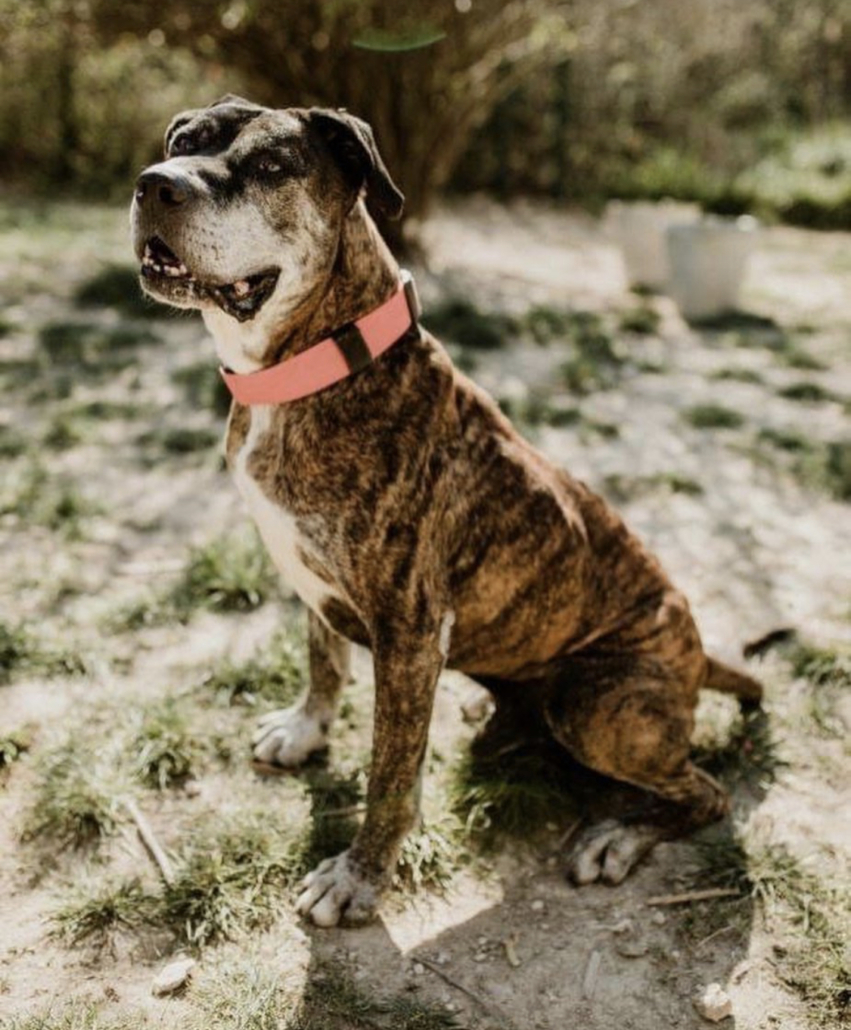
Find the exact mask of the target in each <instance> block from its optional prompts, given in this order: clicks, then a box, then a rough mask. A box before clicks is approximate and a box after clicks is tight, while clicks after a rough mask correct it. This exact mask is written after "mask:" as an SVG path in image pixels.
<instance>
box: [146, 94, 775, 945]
mask: <svg viewBox="0 0 851 1030" xmlns="http://www.w3.org/2000/svg"><path fill="white" fill-rule="evenodd" d="M367 205H369V207H371V208H372V209H373V210H374V211H377V212H379V213H380V214H382V215H384V216H385V217H388V218H394V217H398V216H399V214H400V213H401V210H402V205H403V196H402V194H401V193H400V192H399V189H398V188H397V187H396V185H395V184H394V182H393V180H392V179H391V177H390V173H389V172H388V170H387V168H386V167H385V165H384V162H383V161H382V158H381V156H380V154H379V152H378V149H377V146H376V143H375V140H374V137H373V134H372V132H371V130H370V128H369V126H368V125H367V124H366V123H365V122H363V121H361V120H360V119H358V118H356V117H354V116H352V115H350V114H348V113H346V112H345V111H336V110H329V109H321V108H310V109H299V108H290V109H284V110H272V109H269V108H266V107H262V106H260V105H257V104H254V103H251V102H249V101H247V100H243V99H241V98H239V97H235V96H230V95H229V96H227V97H224V98H223V99H221V100H219V101H217V102H216V103H214V104H212V105H211V106H209V107H207V108H204V109H198V110H191V111H186V112H184V113H182V114H179V115H178V116H177V117H176V118H174V119H173V120H172V122H171V124H170V125H169V127H168V130H167V132H166V135H165V154H164V160H163V161H162V162H161V163H158V164H155V165H153V166H151V167H150V168H148V169H146V170H145V171H144V172H143V173H142V174H141V176H140V177H139V179H138V181H137V183H136V190H135V196H134V199H133V205H132V212H131V224H132V237H133V245H134V249H135V252H136V254H137V256H138V259H139V261H140V262H141V284H142V287H143V289H144V290H145V291H146V292H147V293H148V294H149V295H150V296H152V297H154V298H156V299H157V300H159V301H163V302H165V303H167V304H171V305H174V306H177V307H182V308H196V309H200V310H201V313H202V316H203V319H204V321H205V323H206V326H207V328H208V329H209V331H210V333H211V335H212V337H213V339H214V341H215V346H216V350H217V352H218V357H219V360H220V362H221V364H222V366H223V374H224V376H225V380H226V382H227V383H228V386H229V388H230V389H231V392H232V393H233V395H234V399H233V403H232V406H231V411H230V417H229V421H228V428H227V437H226V456H227V462H228V466H229V468H230V470H231V472H232V474H233V476H234V479H235V481H236V484H237V487H238V489H239V491H240V493H241V494H242V496H243V498H244V500H245V502H246V504H247V507H248V509H249V511H250V513H251V515H252V516H253V518H254V519H255V521H256V523H257V526H258V527H259V531H260V534H261V536H262V538H263V540H264V543H265V545H266V547H267V548H268V550H269V553H270V555H271V557H272V559H273V560H274V562H275V564H276V566H277V567H278V569H279V570H280V572H281V573H283V574H284V576H285V577H286V578H287V580H288V581H289V583H290V584H291V585H292V586H293V587H294V588H295V590H296V591H297V593H298V594H299V596H300V597H301V599H302V600H303V601H304V603H305V604H306V605H307V607H308V610H309V663H310V686H309V688H308V690H307V692H306V695H305V696H304V697H303V698H302V699H301V700H300V701H299V702H298V703H297V704H296V705H295V706H293V707H292V708H289V709H286V710H281V711H276V712H273V713H271V714H270V715H269V716H267V717H266V719H265V720H264V721H263V722H262V723H261V725H260V727H259V729H258V732H257V734H256V736H255V740H254V755H255V757H256V758H257V759H258V760H260V761H262V762H266V763H276V764H279V765H281V766H287V767H295V766H299V765H300V764H301V763H303V762H304V761H305V760H306V759H307V758H308V756H310V755H311V754H313V753H314V752H316V751H317V750H319V749H322V748H324V747H325V746H326V743H327V740H328V734H329V730H330V727H331V724H332V721H333V719H334V715H335V711H336V709H337V704H338V701H339V697H340V691H341V688H342V687H343V685H344V683H345V682H346V680H347V678H348V675H349V657H350V647H351V642H355V643H357V644H361V645H364V646H366V647H368V648H370V649H371V651H372V656H373V662H374V670H375V718H374V731H373V748H372V762H371V768H370V772H369V784H368V789H367V805H366V813H365V817H364V820H363V824H362V826H361V827H360V829H359V831H358V833H357V835H356V836H355V838H354V840H353V842H352V844H351V846H350V847H349V849H348V850H347V851H345V852H344V853H343V854H341V855H338V856H336V857H333V858H329V859H327V860H325V861H323V862H322V863H321V864H320V865H319V866H318V868H317V869H316V870H314V871H313V872H312V873H310V874H309V875H308V876H307V878H306V880H305V881H304V884H303V886H302V892H301V894H300V896H299V898H298V901H297V909H298V911H299V913H301V914H302V915H304V916H305V917H307V918H308V919H310V920H311V921H312V922H313V923H315V924H317V925H319V926H333V925H336V924H338V923H341V922H342V923H347V924H358V923H363V922H365V921H367V920H370V919H371V918H372V917H373V916H374V915H375V913H376V908H377V906H378V904H379V901H380V898H381V895H382V892H383V891H384V890H385V889H386V887H387V885H388V882H389V880H390V878H391V875H392V872H393V869H394V865H395V862H396V860H397V856H398V852H399V848H400V845H401V843H402V841H403V840H404V837H405V835H406V834H407V832H408V831H409V830H410V829H411V827H412V826H413V824H414V822H415V819H416V817H417V813H418V798H419V789H420V779H421V772H422V766H423V758H424V756H425V753H426V744H427V738H428V731H429V722H430V718H431V713H432V705H433V701H434V694H435V688H436V685H437V681H438V677H439V676H440V674H441V671H442V670H443V669H444V668H453V669H460V670H462V671H463V672H464V673H466V674H467V675H468V676H470V677H472V679H474V680H476V681H477V682H478V683H480V684H482V685H483V686H485V687H487V688H488V689H489V690H490V691H491V692H492V694H493V695H494V697H495V699H496V711H495V715H494V720H495V723H496V724H499V720H500V719H501V720H502V723H501V725H502V726H503V727H505V726H508V727H509V728H510V727H511V726H512V725H513V724H515V723H516V725H518V726H519V725H520V724H521V723H522V722H523V719H524V718H525V717H527V716H534V720H535V721H537V723H538V724H539V725H541V726H544V727H546V731H547V733H548V734H549V735H550V736H551V738H552V739H554V740H555V741H556V742H557V743H558V744H559V745H561V746H562V747H563V748H564V749H566V750H567V752H569V753H570V755H571V756H573V758H575V759H577V760H578V761H579V762H580V763H582V764H583V765H585V766H588V767H590V768H591V769H593V770H595V771H596V772H598V773H602V774H604V775H605V776H608V777H611V778H613V779H615V780H618V781H621V782H623V783H626V784H630V785H633V786H634V787H638V788H641V789H642V790H643V791H644V792H646V796H647V797H648V798H649V799H650V803H649V804H648V805H647V807H646V809H645V810H644V811H643V812H642V813H641V814H639V815H634V816H633V817H632V818H631V819H630V820H629V821H627V822H624V821H617V820H614V819H607V820H605V821H604V822H602V823H599V824H597V825H594V826H591V827H589V828H588V829H587V830H586V831H585V832H583V833H582V834H580V835H579V837H578V838H577V839H576V840H575V842H574V843H573V845H572V847H571V849H570V851H569V853H568V854H567V856H566V867H567V870H568V873H569V875H570V876H571V877H572V879H573V880H574V881H575V882H576V883H578V884H585V883H590V882H593V881H598V880H599V881H603V882H607V883H611V884H616V883H619V882H621V881H622V880H623V879H624V877H625V876H626V875H627V874H628V873H629V871H630V870H631V869H632V868H633V867H634V866H635V864H636V863H637V862H638V861H639V860H640V859H641V858H642V856H644V855H645V854H647V853H648V852H649V851H650V850H651V849H652V847H653V846H654V844H655V843H656V842H658V841H660V840H663V839H669V838H672V837H675V836H678V835H681V834H685V833H687V832H690V831H692V830H694V829H696V828H698V827H700V826H703V825H704V824H706V823H708V822H710V821H711V820H714V819H718V818H720V817H722V816H723V815H724V813H725V812H726V811H727V807H728V799H727V796H726V794H725V792H724V790H723V788H722V787H721V786H720V785H719V784H718V783H717V782H716V781H715V780H714V779H713V778H712V777H710V776H709V775H708V774H707V773H705V772H703V771H702V770H701V769H699V768H697V767H696V766H694V765H693V764H692V762H691V761H690V759H689V738H690V734H691V732H692V728H693V724H694V714H693V713H694V708H695V704H696V701H697V697H698V691H699V690H700V689H701V688H703V687H711V688H714V689H716V690H720V691H725V692H727V693H730V694H734V695H736V696H738V697H739V698H740V699H741V700H742V702H743V703H750V704H758V702H759V700H760V697H761V688H760V685H759V684H758V683H757V682H756V681H755V680H753V679H751V678H750V677H748V676H746V675H744V674H743V673H739V672H736V671H735V670H733V669H731V668H729V667H727V666H725V665H723V664H721V663H720V662H718V661H716V660H714V659H712V658H709V657H707V655H706V654H705V653H704V651H703V648H702V646H701V641H700V637H699V634H698V630H697V628H696V626H695V623H694V620H693V618H692V615H691V613H690V610H689V606H688V603H687V601H686V600H685V598H684V597H683V595H682V594H681V593H679V592H678V591H677V590H676V589H675V588H674V587H673V586H672V585H671V583H670V582H669V580H668V579H667V577H666V575H665V573H664V572H663V570H662V568H661V566H660V565H659V563H658V561H657V560H656V559H655V558H654V557H653V556H652V555H651V554H650V553H648V551H647V550H646V549H645V547H644V546H643V545H642V543H641V542H640V541H639V540H638V539H637V538H636V537H635V536H633V535H632V534H631V533H630V532H629V530H628V529H627V528H626V526H625V525H624V523H623V522H622V520H621V519H620V517H619V516H618V515H617V514H616V513H615V512H614V511H613V510H612V509H610V508H609V507H608V506H607V504H606V503H605V502H604V501H603V500H602V499H601V498H600V497H598V496H596V495H595V494H594V493H593V492H592V491H591V490H589V489H588V487H587V486H585V485H584V484H583V483H581V482H579V481H577V480H575V479H573V478H572V477H571V476H570V475H569V474H568V473H567V472H566V471H564V470H562V469H560V468H557V467H555V466H554V465H552V464H551V463H550V462H549V461H548V460H547V459H546V458H544V457H543V456H542V455H541V454H540V453H539V452H538V451H536V450H535V449H534V448H533V447H532V446H531V445H530V444H529V443H527V442H526V441H525V440H524V439H523V438H522V437H521V436H520V435H519V434H518V433H517V432H516V431H515V429H514V428H513V427H512V425H511V424H510V422H509V421H508V420H507V419H506V417H505V416H504V415H503V414H502V413H501V412H500V410H499V408H498V407H497V405H496V404H495V403H494V402H493V400H492V399H491V398H490V397H489V396H488V395H487V394H486V393H485V392H484V391H483V390H481V389H480V388H479V387H478V386H476V385H475V384H474V383H473V382H471V381H470V380H469V379H467V378H466V377H465V376H463V375H462V374H461V373H460V372H458V371H457V370H456V369H455V368H454V367H453V365H452V363H451V361H450V359H449V357H448V356H447V353H446V351H445V350H444V349H443V347H442V346H441V345H440V343H438V342H437V340H435V339H434V338H433V337H432V336H431V335H430V334H429V333H428V332H427V331H426V330H425V329H423V327H422V326H421V325H420V324H419V322H418V312H417V309H416V302H415V298H414V295H413V291H412V290H411V289H410V284H409V283H406V282H403V277H402V274H401V273H400V270H399V268H398V266H397V264H396V261H395V260H394V258H393V257H392V255H391V253H390V251H389V249H388V248H387V246H386V245H385V243H384V242H383V240H382V238H381V236H380V235H379V232H378V230H377V228H376V226H375V223H374V222H373V220H372V217H371V216H370V213H369V210H368V207H367ZM485 737H487V732H486V734H485Z"/></svg>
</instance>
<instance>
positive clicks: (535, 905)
mask: <svg viewBox="0 0 851 1030" xmlns="http://www.w3.org/2000/svg"><path fill="white" fill-rule="evenodd" d="M532 911H533V912H543V911H544V903H543V901H541V899H540V898H535V900H534V901H533V902H532Z"/></svg>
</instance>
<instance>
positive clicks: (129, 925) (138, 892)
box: [50, 877, 156, 947]
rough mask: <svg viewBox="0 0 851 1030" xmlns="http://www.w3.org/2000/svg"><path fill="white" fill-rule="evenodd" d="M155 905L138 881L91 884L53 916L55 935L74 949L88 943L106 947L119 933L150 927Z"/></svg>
mask: <svg viewBox="0 0 851 1030" xmlns="http://www.w3.org/2000/svg"><path fill="white" fill-rule="evenodd" d="M155 904H156V899H155V898H154V896H152V895H151V894H149V893H148V892H147V891H146V890H145V889H144V888H143V887H142V884H141V882H140V880H139V879H138V878H136V877H134V878H133V879H132V880H127V881H124V882H121V883H112V882H107V883H98V884H94V883H88V884H86V886H85V887H78V888H77V889H76V890H75V891H74V894H73V896H72V897H71V898H70V899H69V900H68V901H67V902H66V903H65V904H64V905H62V906H61V907H60V908H58V909H56V911H54V912H53V913H52V914H51V916H50V921H51V923H52V924H53V930H52V935H53V936H56V937H59V938H60V939H61V940H64V941H67V942H68V943H70V944H72V945H77V944H81V943H82V942H84V941H88V942H90V943H92V944H94V945H95V946H96V947H103V946H104V945H106V944H108V943H109V941H110V939H111V936H112V934H114V933H115V932H116V931H119V930H124V931H133V930H137V929H139V927H141V926H144V925H146V924H147V923H149V922H150V921H151V919H152V917H153V912H154V909H155Z"/></svg>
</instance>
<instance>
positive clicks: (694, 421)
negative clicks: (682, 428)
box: [683, 404, 745, 429]
mask: <svg viewBox="0 0 851 1030" xmlns="http://www.w3.org/2000/svg"><path fill="white" fill-rule="evenodd" d="M683 418H684V419H685V420H686V422H688V423H689V425H691V426H694V428H695V429H738V428H739V427H740V426H742V425H744V422H745V420H744V418H743V416H742V415H740V414H739V412H738V411H733V409H732V408H725V407H724V405H723V404H695V405H694V406H693V407H691V408H686V410H685V411H684V412H683Z"/></svg>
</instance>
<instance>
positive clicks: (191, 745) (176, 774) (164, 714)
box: [131, 700, 202, 790]
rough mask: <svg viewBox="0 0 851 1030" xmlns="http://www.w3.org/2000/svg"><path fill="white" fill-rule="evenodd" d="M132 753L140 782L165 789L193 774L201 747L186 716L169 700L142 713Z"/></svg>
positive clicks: (178, 783) (182, 781) (184, 780)
mask: <svg viewBox="0 0 851 1030" xmlns="http://www.w3.org/2000/svg"><path fill="white" fill-rule="evenodd" d="M131 752H132V764H133V770H134V772H135V774H136V776H138V778H139V779H140V780H141V782H142V783H144V784H145V786H147V787H154V788H156V789H158V790H166V789H168V788H169V787H175V786H179V785H180V784H182V783H185V782H186V780H187V779H189V777H190V776H192V775H193V773H194V772H195V767H196V765H197V763H198V760H199V758H200V756H201V753H202V748H201V744H200V742H199V741H198V739H197V738H196V737H195V736H194V735H193V734H192V733H191V732H190V730H189V727H188V725H187V722H186V718H185V716H184V715H183V714H182V713H181V712H180V711H179V710H178V708H177V706H176V705H175V703H174V701H173V700H167V701H164V702H162V703H161V704H159V705H156V706H152V707H151V708H149V709H148V710H147V711H146V712H145V713H144V714H143V716H142V722H141V725H140V727H139V729H138V731H137V733H136V735H135V737H134V739H133V742H132V744H131Z"/></svg>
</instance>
